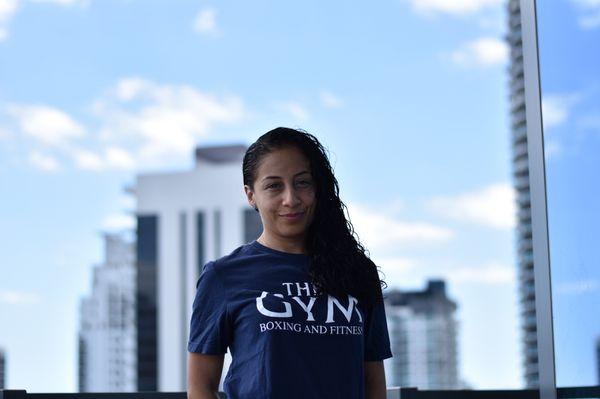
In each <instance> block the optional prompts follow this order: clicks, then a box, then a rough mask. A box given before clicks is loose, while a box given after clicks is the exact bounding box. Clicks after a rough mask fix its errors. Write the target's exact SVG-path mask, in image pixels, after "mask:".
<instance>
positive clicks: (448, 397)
mask: <svg viewBox="0 0 600 399" xmlns="http://www.w3.org/2000/svg"><path fill="white" fill-rule="evenodd" d="M220 397H221V398H225V395H224V394H222V393H221V394H220ZM92 398H93V399H187V393H186V392H131V393H123V392H103V393H27V391H26V390H0V399H92ZM557 398H558V399H583V398H600V386H589V387H570V388H558V389H557ZM387 399H539V391H538V390H536V389H522V390H419V389H417V388H399V387H388V389H387Z"/></svg>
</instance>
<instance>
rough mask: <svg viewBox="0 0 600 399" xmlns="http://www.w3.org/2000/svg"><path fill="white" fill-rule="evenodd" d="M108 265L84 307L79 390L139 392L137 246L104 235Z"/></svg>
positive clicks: (98, 270) (95, 273) (101, 270)
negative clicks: (137, 381)
mask: <svg viewBox="0 0 600 399" xmlns="http://www.w3.org/2000/svg"><path fill="white" fill-rule="evenodd" d="M104 240H105V251H104V253H105V260H104V263H102V264H100V265H98V266H96V267H94V271H93V286H92V292H91V294H90V295H89V296H87V297H85V298H83V299H82V300H81V303H80V326H79V391H80V392H132V391H136V389H137V384H136V330H135V328H136V325H135V263H134V251H133V243H131V242H128V241H126V240H125V239H124V238H123V237H121V236H119V235H116V234H106V235H105V237H104Z"/></svg>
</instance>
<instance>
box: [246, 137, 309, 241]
mask: <svg viewBox="0 0 600 399" xmlns="http://www.w3.org/2000/svg"><path fill="white" fill-rule="evenodd" d="M244 189H245V190H246V195H247V197H248V202H249V203H250V205H251V206H255V205H256V206H257V207H258V210H259V212H260V216H261V219H262V223H263V228H264V233H263V234H264V235H266V238H268V239H272V240H282V241H295V240H298V241H297V242H299V243H303V242H304V238H305V234H306V231H307V230H308V227H309V226H310V224H311V222H312V220H313V216H314V211H315V207H316V205H317V202H316V199H315V192H316V188H315V183H314V181H313V178H312V175H311V172H310V163H309V161H308V159H307V158H306V157H305V156H304V154H302V152H301V151H300V150H299V149H298V148H296V147H293V146H290V147H284V148H282V149H279V150H275V151H273V152H271V153H269V154H267V155H265V156H264V157H263V158H262V159H261V161H260V162H259V165H258V170H257V172H256V176H255V179H254V187H253V188H250V187H249V186H244Z"/></svg>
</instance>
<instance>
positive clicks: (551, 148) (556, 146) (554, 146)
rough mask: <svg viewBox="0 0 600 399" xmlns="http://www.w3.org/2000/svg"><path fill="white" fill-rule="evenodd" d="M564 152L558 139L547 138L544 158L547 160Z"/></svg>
mask: <svg viewBox="0 0 600 399" xmlns="http://www.w3.org/2000/svg"><path fill="white" fill-rule="evenodd" d="M561 152H562V146H561V145H560V143H559V142H558V141H556V140H546V141H545V142H544V159H546V161H548V160H550V159H553V158H555V157H556V156H558V155H560V153H561Z"/></svg>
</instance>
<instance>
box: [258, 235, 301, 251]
mask: <svg viewBox="0 0 600 399" xmlns="http://www.w3.org/2000/svg"><path fill="white" fill-rule="evenodd" d="M256 241H258V242H259V243H260V244H262V245H264V246H265V247H268V248H271V249H275V250H277V251H281V252H288V253H292V254H305V253H306V250H305V246H304V240H299V239H281V238H279V237H271V236H268V235H265V234H264V233H263V234H261V235H260V237H258V238H257V239H256Z"/></svg>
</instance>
